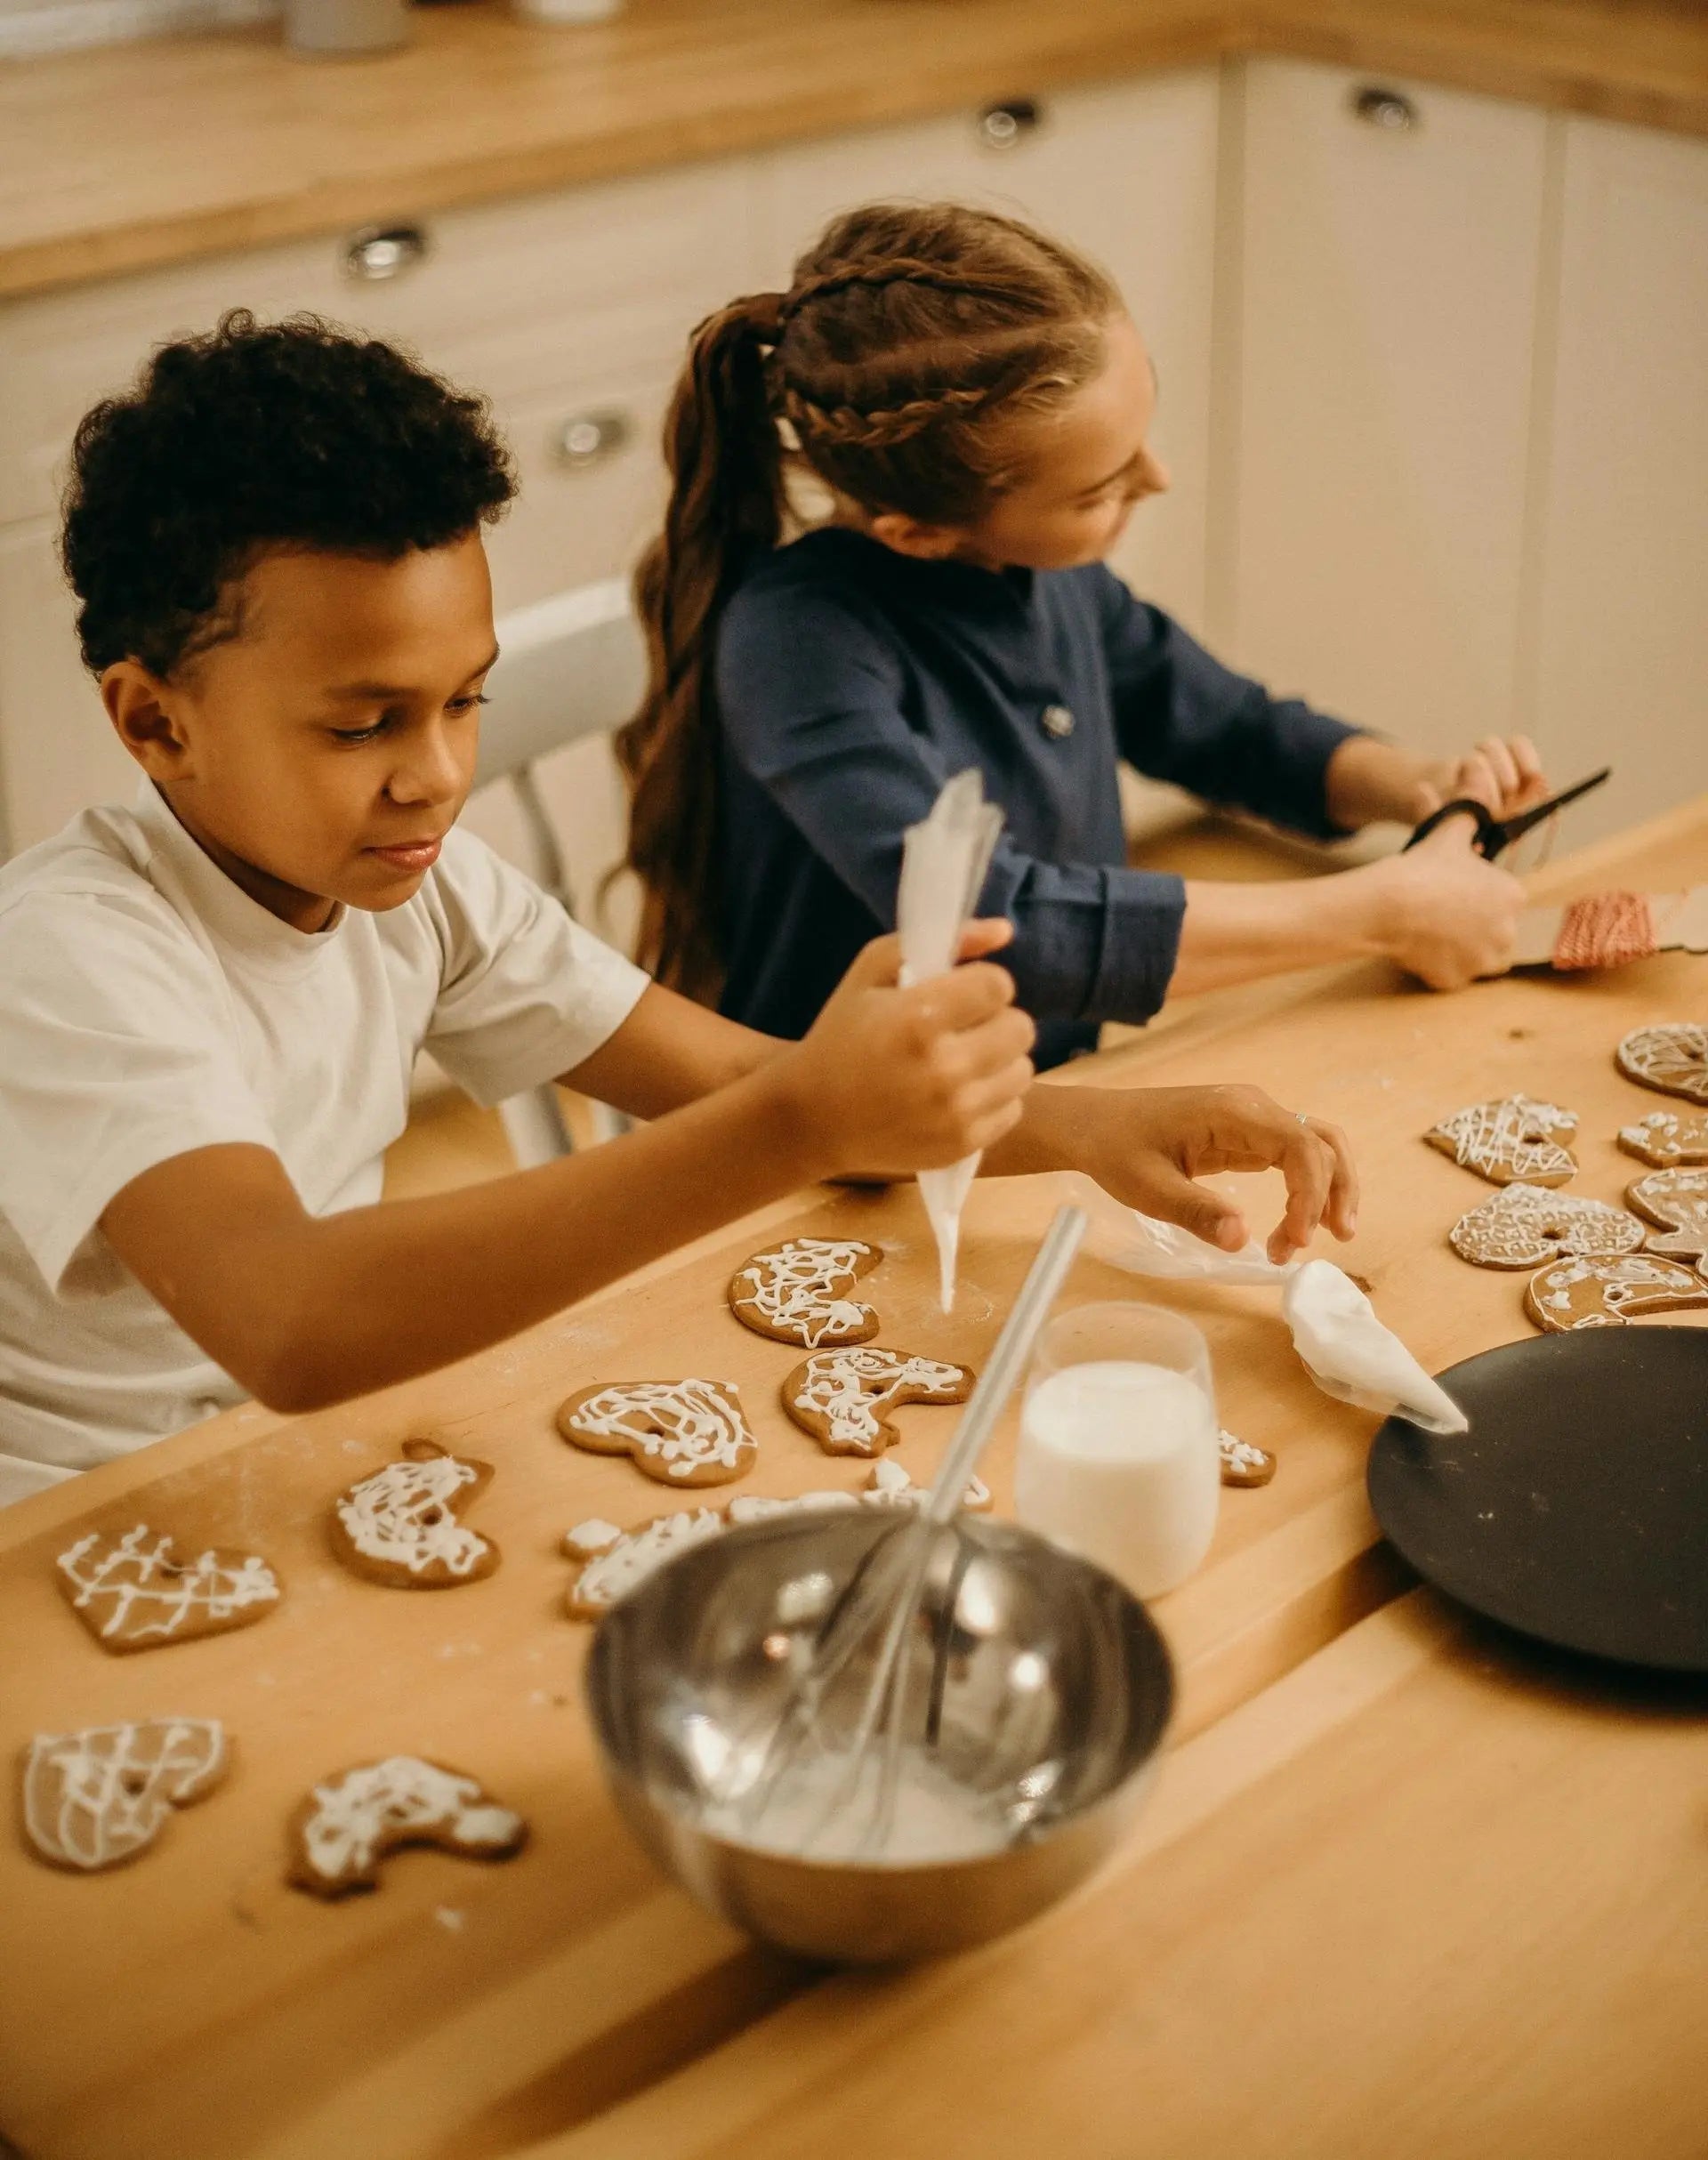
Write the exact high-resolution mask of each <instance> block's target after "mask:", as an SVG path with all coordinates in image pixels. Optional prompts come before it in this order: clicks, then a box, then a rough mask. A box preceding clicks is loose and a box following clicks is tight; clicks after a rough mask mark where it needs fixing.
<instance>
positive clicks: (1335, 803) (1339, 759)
mask: <svg viewBox="0 0 1708 2160" xmlns="http://www.w3.org/2000/svg"><path fill="white" fill-rule="evenodd" d="M1323 782H1324V797H1325V805H1326V808H1327V810H1328V814H1329V817H1330V818H1332V819H1333V822H1334V823H1335V824H1336V825H1338V826H1341V828H1342V829H1343V830H1344V831H1346V832H1349V833H1356V832H1358V830H1359V829H1360V828H1361V827H1362V826H1366V825H1372V824H1374V823H1376V822H1377V821H1378V820H1387V821H1388V822H1390V823H1392V824H1395V825H1421V824H1422V822H1423V820H1424V818H1427V817H1428V816H1429V814H1430V811H1431V810H1439V809H1440V807H1441V805H1442V804H1443V803H1444V802H1457V801H1459V800H1460V799H1461V798H1462V797H1468V798H1469V799H1470V801H1472V802H1481V803H1483V804H1484V805H1485V806H1486V808H1487V809H1488V810H1490V811H1492V812H1493V814H1494V815H1495V817H1497V818H1510V817H1511V816H1513V815H1514V814H1515V813H1516V812H1517V811H1519V810H1528V809H1529V807H1530V805H1531V804H1532V803H1533V802H1541V801H1542V799H1543V796H1544V795H1546V794H1547V793H1548V783H1547V781H1546V780H1545V779H1544V778H1543V771H1542V760H1541V759H1540V758H1539V757H1538V756H1537V754H1536V746H1535V744H1534V743H1533V742H1532V741H1531V740H1530V737H1528V736H1527V735H1509V736H1498V735H1491V736H1487V737H1485V738H1484V740H1483V741H1481V742H1480V743H1478V745H1477V746H1476V747H1475V748H1474V749H1471V750H1467V751H1466V752H1465V753H1464V754H1462V756H1458V757H1450V758H1424V757H1419V756H1418V754H1417V753H1416V752H1415V751H1413V750H1403V749H1401V747H1400V746H1399V745H1398V743H1384V742H1382V741H1381V740H1380V739H1379V738H1378V737H1375V736H1374V735H1350V736H1349V737H1347V739H1346V740H1345V741H1344V742H1343V743H1342V744H1341V746H1340V747H1339V748H1338V749H1337V750H1336V751H1335V753H1334V754H1333V757H1331V758H1330V759H1329V761H1328V770H1327V771H1326V772H1325V775H1324V776H1323Z"/></svg>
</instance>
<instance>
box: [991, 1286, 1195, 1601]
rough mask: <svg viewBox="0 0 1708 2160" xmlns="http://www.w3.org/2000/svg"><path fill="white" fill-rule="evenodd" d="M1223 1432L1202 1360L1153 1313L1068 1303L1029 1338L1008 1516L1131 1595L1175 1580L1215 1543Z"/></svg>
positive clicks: (1185, 1323)
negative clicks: (1031, 1347) (1102, 1571)
mask: <svg viewBox="0 0 1708 2160" xmlns="http://www.w3.org/2000/svg"><path fill="white" fill-rule="evenodd" d="M1220 1432H1221V1429H1220V1426H1219V1425H1218V1423H1217V1420H1216V1404H1215V1394H1214V1390H1213V1388H1212V1385H1211V1380H1210V1353H1209V1350H1208V1348H1207V1346H1206V1344H1205V1342H1204V1336H1203V1334H1201V1333H1200V1332H1199V1330H1198V1329H1197V1328H1196V1327H1195V1326H1193V1325H1192V1323H1191V1322H1190V1321H1189V1320H1184V1319H1182V1318H1180V1315H1179V1314H1178V1313H1175V1312H1168V1311H1165V1310H1164V1309H1163V1308H1162V1307H1161V1306H1158V1305H1140V1304H1136V1303H1120V1304H1100V1305H1079V1306H1076V1307H1074V1308H1072V1309H1070V1310H1068V1311H1067V1312H1063V1313H1059V1314H1058V1315H1057V1317H1056V1318H1054V1319H1052V1320H1051V1322H1050V1324H1049V1326H1047V1327H1046V1328H1045V1329H1044V1331H1043V1334H1042V1335H1040V1337H1039V1338H1038V1344H1037V1348H1036V1350H1035V1351H1034V1352H1033V1356H1032V1364H1031V1368H1030V1370H1029V1372H1028V1374H1027V1383H1026V1399H1025V1403H1024V1406H1023V1407H1022V1409H1021V1413H1020V1442H1019V1456H1018V1458H1017V1462H1016V1465H1015V1479H1014V1499H1015V1511H1016V1512H1017V1514H1018V1515H1019V1519H1020V1520H1021V1521H1022V1522H1023V1523H1026V1524H1027V1526H1028V1527H1030V1528H1032V1529H1035V1530H1039V1531H1042V1532H1043V1535H1045V1536H1047V1537H1051V1538H1053V1539H1055V1540H1056V1542H1057V1543H1059V1544H1064V1545H1067V1546H1068V1547H1070V1548H1071V1549H1072V1550H1074V1551H1077V1552H1080V1553H1083V1554H1084V1557H1085V1558H1086V1559H1087V1560H1095V1561H1096V1562H1097V1563H1098V1565H1099V1566H1100V1567H1102V1568H1108V1571H1109V1573H1110V1574H1111V1575H1113V1576H1118V1577H1119V1578H1120V1580H1121V1581H1122V1582H1124V1584H1126V1586H1127V1587H1128V1589H1129V1590H1131V1591H1132V1592H1133V1593H1134V1595H1135V1596H1137V1597H1140V1598H1155V1597H1160V1596H1161V1595H1162V1593H1163V1592H1164V1591H1168V1590H1172V1589H1173V1588H1174V1587H1175V1585H1176V1584H1180V1583H1183V1582H1184V1581H1185V1580H1186V1578H1187V1576H1189V1575H1190V1574H1191V1573H1192V1571H1193V1569H1194V1568H1196V1567H1197V1566H1198V1564H1199V1562H1200V1561H1201V1560H1203V1559H1204V1554H1205V1553H1206V1552H1207V1551H1209V1549H1210V1541H1211V1539H1212V1537H1213V1535H1215V1528H1216V1509H1217V1506H1218V1503H1219V1502H1220V1499H1221V1449H1220V1446H1219V1440H1220Z"/></svg>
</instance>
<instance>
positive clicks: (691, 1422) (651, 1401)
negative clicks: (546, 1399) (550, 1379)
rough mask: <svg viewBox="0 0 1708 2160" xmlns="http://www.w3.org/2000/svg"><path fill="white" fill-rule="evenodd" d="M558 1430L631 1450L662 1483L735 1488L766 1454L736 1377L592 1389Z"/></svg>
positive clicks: (596, 1447) (621, 1451) (589, 1445)
mask: <svg viewBox="0 0 1708 2160" xmlns="http://www.w3.org/2000/svg"><path fill="white" fill-rule="evenodd" d="M558 1431H560V1433H562V1435H563V1437H564V1439H566V1440H568V1441H570V1442H571V1443H572V1444H573V1445H574V1446H575V1447H584V1448H586V1449H587V1450H588V1451H589V1453H591V1454H592V1455H629V1456H632V1458H633V1462H634V1466H635V1468H636V1469H637V1470H640V1471H645V1472H646V1474H647V1476H648V1477H649V1478H656V1479H657V1480H658V1482H659V1484H660V1485H728V1484H729V1480H730V1479H732V1478H739V1477H740V1476H741V1474H742V1472H743V1471H746V1470H751V1469H752V1467H753V1459H754V1457H755V1456H756V1455H758V1453H759V1443H758V1441H757V1440H755V1439H754V1438H753V1431H752V1429H751V1427H750V1426H749V1425H748V1423H747V1419H746V1416H745V1414H744V1413H743V1410H742V1407H741V1398H740V1396H739V1395H737V1392H736V1390H735V1385H734V1382H731V1381H728V1380H622V1381H608V1382H606V1383H605V1384H604V1385H603V1386H600V1387H597V1388H584V1389H583V1390H582V1391H581V1393H580V1394H579V1395H572V1396H571V1397H570V1398H569V1399H568V1402H567V1403H565V1404H564V1405H563V1406H562V1407H561V1408H560V1410H559V1412H558Z"/></svg>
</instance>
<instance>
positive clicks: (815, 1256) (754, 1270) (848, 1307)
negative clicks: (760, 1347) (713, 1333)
mask: <svg viewBox="0 0 1708 2160" xmlns="http://www.w3.org/2000/svg"><path fill="white" fill-rule="evenodd" d="M882 1258H883V1254H882V1253H881V1252H880V1251H879V1250H878V1248H877V1246H876V1245H862V1244H861V1243H860V1242H859V1240H858V1238H854V1237H841V1238H836V1237H791V1238H790V1239H789V1241H788V1243H787V1244H786V1245H777V1246H775V1247H773V1249H772V1250H771V1251H770V1252H769V1253H754V1255H753V1258H752V1259H751V1260H750V1261H747V1262H746V1264H745V1266H744V1267H741V1268H738V1269H737V1270H736V1273H735V1275H734V1277H732V1278H731V1281H730V1284H729V1310H731V1311H732V1312H733V1313H734V1314H735V1316H736V1318H737V1319H738V1320H739V1321H740V1322H741V1323H742V1325H743V1326H745V1327H751V1328H752V1329H753V1333H754V1334H756V1335H769V1337H770V1339H771V1340H772V1342H798V1343H800V1345H801V1346H802V1349H803V1350H833V1349H835V1348H837V1347H839V1346H840V1345H841V1344H843V1343H847V1342H870V1340H871V1339H872V1337H873V1336H874V1335H875V1334H877V1332H878V1316H877V1314H876V1313H875V1312H874V1311H873V1310H872V1308H871V1306H869V1305H863V1304H861V1303H860V1302H859V1300H858V1298H855V1297H852V1296H850V1292H851V1291H852V1290H853V1287H854V1286H855V1284H856V1283H857V1282H858V1280H859V1278H860V1277H861V1276H863V1275H869V1274H870V1273H871V1272H872V1270H873V1269H874V1268H875V1267H876V1266H877V1264H878V1262H879V1261H881V1260H882Z"/></svg>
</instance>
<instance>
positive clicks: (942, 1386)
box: [786, 1345, 971, 1455]
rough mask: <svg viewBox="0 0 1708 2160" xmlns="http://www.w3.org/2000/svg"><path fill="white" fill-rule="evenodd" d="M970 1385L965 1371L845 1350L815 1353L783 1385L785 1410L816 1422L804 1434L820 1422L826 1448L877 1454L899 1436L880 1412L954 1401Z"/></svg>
mask: <svg viewBox="0 0 1708 2160" xmlns="http://www.w3.org/2000/svg"><path fill="white" fill-rule="evenodd" d="M970 1382H971V1374H970V1373H969V1372H968V1371H967V1369H966V1367H965V1366H960V1365H948V1364H945V1363H943V1362H942V1361H940V1360H939V1359H938V1358H909V1357H902V1356H899V1355H898V1353H897V1352H896V1351H894V1350H878V1349H875V1348H871V1347H860V1346H858V1345H850V1346H848V1347H845V1348H843V1349H842V1350H820V1351H819V1352H818V1354H817V1356H815V1357H812V1358H808V1360H807V1362H806V1364H805V1365H803V1366H802V1367H801V1368H800V1370H799V1372H798V1373H796V1374H791V1376H790V1379H789V1381H788V1382H787V1383H786V1384H787V1389H788V1404H789V1407H790V1409H791V1410H792V1411H797V1412H801V1413H802V1414H804V1415H805V1416H806V1417H807V1418H809V1419H811V1420H813V1421H815V1423H812V1424H811V1425H810V1427H809V1430H810V1431H814V1432H815V1433H817V1432H818V1423H817V1422H816V1421H819V1420H822V1421H823V1432H822V1436H821V1437H822V1439H823V1441H824V1444H825V1446H826V1447H830V1448H832V1449H840V1450H845V1451H853V1452H856V1453H858V1454H862V1455H876V1454H877V1453H879V1451H880V1450H881V1449H882V1448H883V1447H886V1446H889V1445H890V1444H892V1443H893V1442H894V1440H895V1439H897V1437H898V1435H897V1433H896V1431H895V1428H894V1427H893V1426H892V1425H890V1423H888V1422H887V1421H886V1419H885V1417H884V1413H885V1411H887V1410H890V1409H893V1408H895V1407H896V1406H897V1405H898V1404H900V1403H903V1402H909V1401H912V1402H933V1401H935V1402H958V1401H960V1400H962V1399H963V1398H964V1396H965V1394H966V1391H967V1388H968V1385H969V1383H970Z"/></svg>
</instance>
